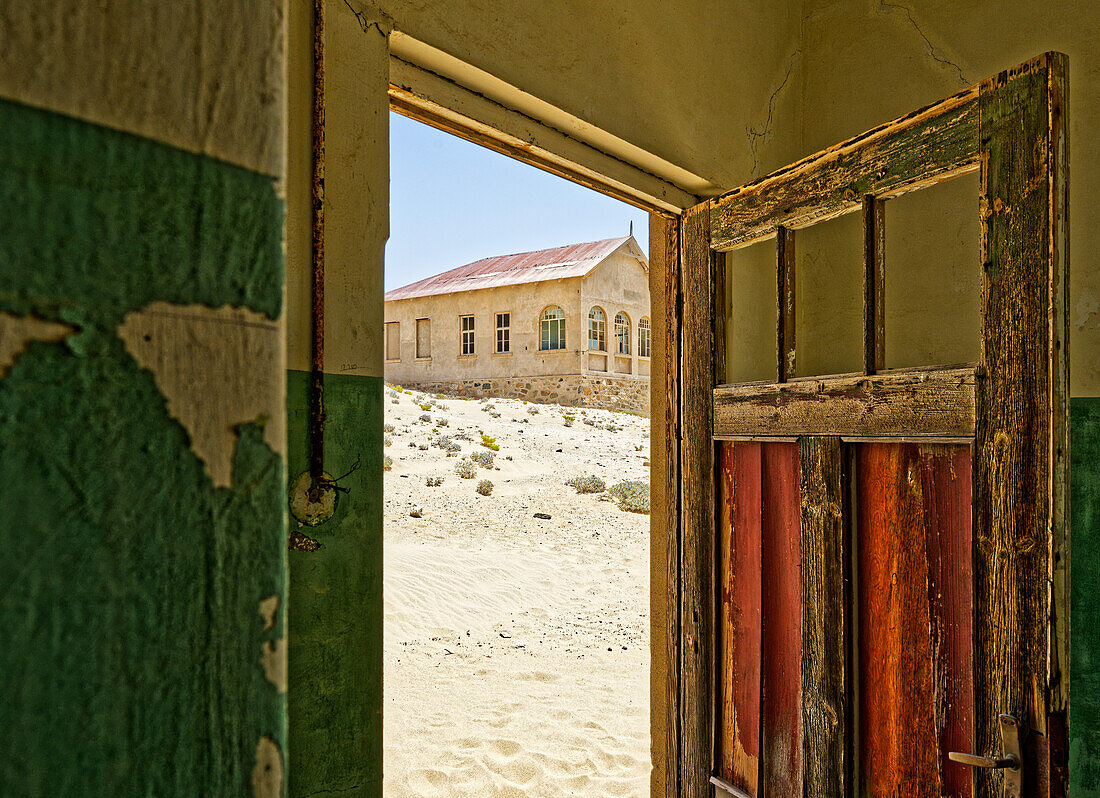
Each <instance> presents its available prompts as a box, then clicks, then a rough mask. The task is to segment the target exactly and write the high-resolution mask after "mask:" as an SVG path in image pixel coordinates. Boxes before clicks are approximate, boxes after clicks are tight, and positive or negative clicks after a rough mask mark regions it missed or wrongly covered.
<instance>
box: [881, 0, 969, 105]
mask: <svg viewBox="0 0 1100 798" xmlns="http://www.w3.org/2000/svg"><path fill="white" fill-rule="evenodd" d="M879 8H883V9H886V8H896V9H898V10H900V11H904V12H905V16H906V17H907V18H908V19H909V24H910V25H912V26H913V30H915V31H916V32H917V35H918V36H920V37H921V39H922V40H923V41H924V44H925V46H926V47H928V55H930V56H931V57H932V60H933V61H935V62H936V63H938V64H943V65H944V66H946V67H951V68H952V69H954V70H955V71H956V72H958V73H959V83H960V85H962V86H969V85H970V81H969V80H967V78H966V73H964V72H963V70H962V67H960V66H959V65H958V64H956V63H955V62H954V61H952V60H950V59H948V58H940V56H938V55H937V54H936V45H934V44H932V40H931V39H929V38H928V37H927V36H926V35H925V33H924V31H923V30H921V27H920V25H918V24H917V21H916V20H915V19H913V12H912V10H911V9H910V8H909V6H906V5H902V4H901V3H887V2H886V0H879Z"/></svg>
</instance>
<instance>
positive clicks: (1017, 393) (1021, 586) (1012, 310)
mask: <svg viewBox="0 0 1100 798" xmlns="http://www.w3.org/2000/svg"><path fill="white" fill-rule="evenodd" d="M1066 72H1067V64H1066V58H1065V56H1062V55H1059V54H1056V53H1048V54H1046V55H1044V56H1042V57H1040V58H1038V59H1035V60H1034V61H1031V62H1028V63H1027V64H1024V65H1023V66H1021V67H1017V68H1016V69H1013V70H1010V71H1008V72H1003V73H1001V74H1000V75H998V76H997V77H995V78H993V79H991V80H988V81H985V82H984V83H983V84H982V94H981V104H980V126H979V133H980V146H981V148H982V168H981V178H980V186H981V188H980V192H981V194H980V198H979V203H980V210H981V250H982V263H983V264H984V270H983V276H982V288H981V311H982V318H983V321H984V324H983V329H982V345H981V354H982V362H983V365H984V367H985V372H986V374H987V377H986V379H984V380H983V381H982V382H981V383H980V385H979V391H978V396H977V420H978V423H977V435H976V440H975V452H974V523H975V529H977V530H980V531H979V535H980V536H981V545H980V546H979V547H978V549H977V555H976V557H975V563H974V569H975V571H974V580H975V589H976V595H975V615H976V617H978V618H981V619H982V620H983V623H981V624H979V625H978V627H977V637H976V651H975V662H976V663H978V664H979V667H978V668H977V670H976V675H977V678H976V681H975V685H974V691H975V694H974V698H975V702H976V705H977V706H978V707H980V708H982V709H981V710H980V711H979V712H978V713H977V715H976V717H975V723H976V725H977V736H976V739H975V744H976V746H977V747H978V749H979V750H993V749H994V747H995V746H997V745H999V744H1000V740H999V736H1000V735H999V730H998V724H997V717H996V714H997V712H998V711H1001V712H1009V713H1012V714H1014V715H1016V716H1017V717H1018V718H1019V719H1020V720H1021V721H1022V722H1023V724H1024V725H1025V726H1026V727H1027V728H1028V729H1030V730H1031V734H1029V735H1028V736H1027V738H1026V742H1025V750H1024V756H1025V758H1026V759H1028V760H1029V761H1030V762H1032V763H1033V766H1032V768H1031V769H1030V771H1027V773H1026V776H1025V778H1026V779H1027V780H1028V783H1026V784H1025V785H1024V786H1025V791H1026V793H1027V794H1029V795H1031V794H1034V795H1047V794H1048V793H1049V794H1051V795H1064V794H1065V790H1066V783H1065V771H1064V767H1063V766H1064V762H1055V763H1054V768H1053V771H1052V770H1051V767H1050V763H1049V761H1048V742H1049V741H1050V740H1051V739H1055V740H1059V739H1062V738H1064V729H1065V725H1066V718H1067V714H1066V712H1067V706H1068V698H1067V693H1068V684H1067V679H1066V677H1067V673H1066V670H1067V662H1068V648H1067V646H1068V634H1067V624H1068V619H1067V618H1066V615H1065V613H1066V610H1068V606H1069V605H1068V596H1067V595H1066V585H1067V583H1068V580H1067V579H1066V562H1065V555H1066V553H1067V551H1066V527H1067V525H1068V520H1067V517H1066V495H1067V489H1066V484H1065V477H1066V473H1067V467H1066V462H1067V461H1066V458H1067V455H1068V451H1069V441H1068V437H1067V431H1066V413H1067V402H1068V365H1067V363H1068V361H1067V357H1066V332H1065V331H1066V329H1067V326H1068V325H1067V320H1066V314H1067V304H1066V292H1067V288H1066V281H1067V279H1068V268H1067V265H1066V264H1067V260H1068V256H1067V254H1066V245H1067V243H1068V239H1067V236H1066V224H1065V218H1064V209H1065V208H1066V207H1067V196H1068V195H1067V193H1066V192H1067V187H1066V161H1065V135H1066V129H1065V122H1064V116H1065V107H1064V104H1063V103H1064V99H1065V97H1066V87H1065V78H1066ZM1052 598H1053V602H1052ZM1048 720H1049V721H1050V722H1051V723H1053V726H1052V727H1051V728H1049V729H1048ZM1061 755H1064V752H1063V754H1061ZM999 783H1000V782H999V779H998V778H997V777H991V776H986V775H984V774H983V775H979V777H978V795H979V796H981V798H992V797H993V796H995V795H998V794H999V791H1000V790H999Z"/></svg>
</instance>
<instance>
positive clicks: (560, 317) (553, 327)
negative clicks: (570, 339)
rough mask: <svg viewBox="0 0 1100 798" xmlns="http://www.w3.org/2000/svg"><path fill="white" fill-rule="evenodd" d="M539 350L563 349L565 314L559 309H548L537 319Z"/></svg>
mask: <svg viewBox="0 0 1100 798" xmlns="http://www.w3.org/2000/svg"><path fill="white" fill-rule="evenodd" d="M539 328H540V329H539V332H540V333H541V335H540V336H539V349H541V350H543V351H544V352H545V351H549V350H551V349H565V313H564V312H563V311H562V309H561V308H559V307H556V306H554V307H549V308H547V309H546V310H544V311H543V312H542V315H541V316H540V317H539Z"/></svg>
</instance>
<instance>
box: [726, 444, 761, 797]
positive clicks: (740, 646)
mask: <svg viewBox="0 0 1100 798" xmlns="http://www.w3.org/2000/svg"><path fill="white" fill-rule="evenodd" d="M760 449H761V446H760V444H758V443H723V444H720V445H719V452H720V463H719V488H720V494H719V535H718V569H719V570H718V573H719V607H718V638H719V651H720V652H721V658H720V660H719V666H718V678H719V685H718V694H719V708H718V729H717V734H718V764H717V771H718V775H719V776H720V777H721V779H722V780H723V781H724V782H726V783H727V784H729V785H732V786H733V787H735V788H737V789H739V790H741V791H743V792H744V793H745V794H747V795H752V796H756V795H758V794H759V792H758V789H757V785H758V778H757V777H758V769H759V762H760V669H761V650H760V644H761V639H760V623H761V595H760V582H761V564H760V556H761V538H760V534H761V529H760V525H761V467H760Z"/></svg>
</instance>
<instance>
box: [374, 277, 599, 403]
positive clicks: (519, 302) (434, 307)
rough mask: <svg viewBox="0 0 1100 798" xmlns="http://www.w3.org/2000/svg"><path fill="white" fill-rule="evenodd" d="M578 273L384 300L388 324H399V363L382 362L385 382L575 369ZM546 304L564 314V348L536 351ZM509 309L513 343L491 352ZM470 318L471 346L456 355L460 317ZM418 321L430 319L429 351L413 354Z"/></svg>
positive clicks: (577, 356)
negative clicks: (499, 319)
mask: <svg viewBox="0 0 1100 798" xmlns="http://www.w3.org/2000/svg"><path fill="white" fill-rule="evenodd" d="M580 291H581V279H580V278H579V277H577V278H573V279H570V280H546V281H544V282H539V283H526V284H523V285H505V286H500V287H499V288H486V289H482V290H480V291H462V292H460V293H455V294H438V295H436V296H428V297H416V298H414V299H402V300H397V301H393V302H387V303H386V305H385V316H386V321H387V322H392V321H396V322H400V324H401V362H400V363H394V362H389V361H388V362H386V381H387V382H396V383H400V384H402V385H404V384H406V383H420V382H441V381H446V380H473V379H481V378H490V377H495V378H500V377H527V376H537V375H541V376H550V375H563V374H579V373H580V357H581V348H582V345H583V343H584V342H583V341H582V340H581V337H580V335H579V334H578V333H577V332H576V320H577V319H578V318H579V316H580ZM550 305H557V306H559V307H560V308H561V309H562V310H563V311H564V312H565V323H566V325H567V330H566V335H565V345H566V348H565V349H559V350H555V351H552V352H541V351H539V317H540V316H541V315H542V311H543V310H545V309H546V308H547V307H549V306H550ZM497 313H511V314H512V318H511V325H512V329H511V336H510V338H511V349H512V351H511V352H510V353H508V354H497V353H496V314H497ZM470 314H473V316H474V352H475V354H474V355H472V356H470V355H464V356H463V355H460V354H459V352H460V348H459V340H460V339H459V319H458V317H459V316H465V315H470ZM416 319H431V321H432V357H431V359H430V360H417V359H416V357H415V356H416V324H415V322H416Z"/></svg>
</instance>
